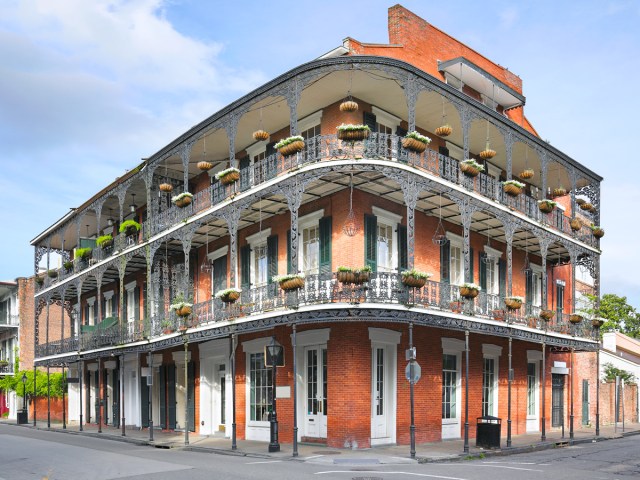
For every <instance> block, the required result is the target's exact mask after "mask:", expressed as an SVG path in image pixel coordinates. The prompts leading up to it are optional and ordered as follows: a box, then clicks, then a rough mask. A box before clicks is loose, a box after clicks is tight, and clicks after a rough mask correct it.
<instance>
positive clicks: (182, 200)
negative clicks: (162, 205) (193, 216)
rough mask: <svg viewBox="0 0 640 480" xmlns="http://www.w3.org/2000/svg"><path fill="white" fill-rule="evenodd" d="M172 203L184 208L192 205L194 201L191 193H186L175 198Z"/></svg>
mask: <svg viewBox="0 0 640 480" xmlns="http://www.w3.org/2000/svg"><path fill="white" fill-rule="evenodd" d="M171 201H172V202H173V204H174V205H175V206H176V207H179V208H184V207H187V206H189V205H191V202H192V201H193V195H192V194H190V193H189V192H184V193H181V194H180V195H176V196H175V197H173V198H172V199H171Z"/></svg>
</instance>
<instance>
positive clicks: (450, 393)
mask: <svg viewBox="0 0 640 480" xmlns="http://www.w3.org/2000/svg"><path fill="white" fill-rule="evenodd" d="M457 385H458V357H457V355H451V354H444V355H443V356H442V418H456V410H457V406H456V398H457V395H456V387H457Z"/></svg>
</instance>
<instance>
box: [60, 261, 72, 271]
mask: <svg viewBox="0 0 640 480" xmlns="http://www.w3.org/2000/svg"><path fill="white" fill-rule="evenodd" d="M62 267H63V268H64V271H65V272H66V273H69V272H70V271H72V270H73V262H72V261H71V260H67V261H66V262H64V263H63V264H62Z"/></svg>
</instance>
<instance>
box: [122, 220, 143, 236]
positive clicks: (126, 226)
mask: <svg viewBox="0 0 640 480" xmlns="http://www.w3.org/2000/svg"><path fill="white" fill-rule="evenodd" d="M140 228H141V227H140V224H139V223H138V222H136V221H135V220H131V219H129V220H125V221H124V222H122V223H121V224H120V228H119V229H118V231H119V232H120V233H122V232H125V234H126V235H127V236H129V235H135V234H136V233H138V232H139V231H140Z"/></svg>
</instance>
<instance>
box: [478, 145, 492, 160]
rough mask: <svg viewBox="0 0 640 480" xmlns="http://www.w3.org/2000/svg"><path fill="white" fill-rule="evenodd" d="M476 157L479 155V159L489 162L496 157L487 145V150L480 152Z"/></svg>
mask: <svg viewBox="0 0 640 480" xmlns="http://www.w3.org/2000/svg"><path fill="white" fill-rule="evenodd" d="M478 155H480V158H482V159H483V160H489V159H491V158H493V157H495V156H496V151H495V150H491V149H490V148H489V144H488V143H487V148H485V149H484V150H482V151H481V152H480V153H479V154H478Z"/></svg>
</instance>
